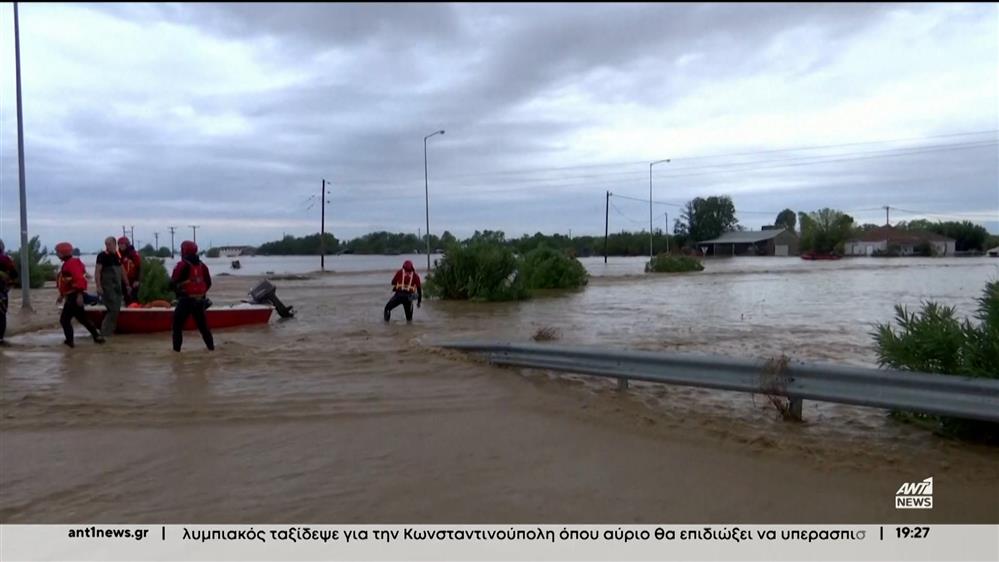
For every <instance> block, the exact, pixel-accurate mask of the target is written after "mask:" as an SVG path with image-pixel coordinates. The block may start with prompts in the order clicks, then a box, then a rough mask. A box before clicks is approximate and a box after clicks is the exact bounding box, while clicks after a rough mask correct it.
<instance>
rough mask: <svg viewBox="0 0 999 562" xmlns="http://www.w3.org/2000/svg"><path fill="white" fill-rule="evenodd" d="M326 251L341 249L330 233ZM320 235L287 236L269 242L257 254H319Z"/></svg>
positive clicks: (330, 252)
mask: <svg viewBox="0 0 999 562" xmlns="http://www.w3.org/2000/svg"><path fill="white" fill-rule="evenodd" d="M323 240H324V241H325V250H326V253H327V254H332V253H336V251H337V248H339V246H340V243H339V241H338V240H337V239H336V238H335V237H334V236H333V235H332V234H330V233H328V232H327V233H326V236H325V238H324V239H323ZM319 246H320V244H319V233H318V232H317V233H315V234H310V235H308V236H303V237H301V238H299V237H295V236H292V235H290V234H289V235H286V236H285V237H284V238H282V239H281V240H276V241H274V242H267V243H266V244H262V245H261V246H260V248H258V249H257V253H258V254H260V255H265V256H275V255H278V256H303V255H318V254H319Z"/></svg>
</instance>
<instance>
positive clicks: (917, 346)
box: [872, 281, 999, 441]
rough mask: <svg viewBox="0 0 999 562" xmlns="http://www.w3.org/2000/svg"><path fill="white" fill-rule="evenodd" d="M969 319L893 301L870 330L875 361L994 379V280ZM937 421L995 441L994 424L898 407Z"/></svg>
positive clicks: (998, 324)
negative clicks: (890, 311)
mask: <svg viewBox="0 0 999 562" xmlns="http://www.w3.org/2000/svg"><path fill="white" fill-rule="evenodd" d="M975 317H976V318H977V319H978V320H979V321H980V323H979V324H977V325H976V324H973V323H972V322H970V321H969V320H967V319H965V320H964V321H963V322H961V321H959V320H958V319H957V317H956V312H955V309H954V308H953V307H947V306H941V305H939V304H937V303H934V302H926V303H924V304H923V308H922V310H921V311H920V312H913V313H909V312H908V311H907V310H906V309H905V307H903V306H901V305H897V306H895V322H896V323H897V324H898V331H897V332H896V331H895V329H894V328H893V327H892V325H891V324H878V325H877V326H876V328H875V332H874V333H873V334H872V335H873V336H874V339H875V341H876V342H877V347H878V364H879V365H881V366H882V367H885V366H887V367H891V368H893V369H899V370H903V371H921V372H926V373H941V374H944V375H960V376H967V377H982V378H989V379H999V281H993V282H991V283H988V284H987V285H986V286H985V291H984V292H983V295H982V297H981V298H980V299H978V310H977V312H976V313H975ZM902 414H903V415H908V416H910V417H915V418H920V419H925V420H930V421H933V422H935V423H937V424H938V425H939V426H940V428H941V429H942V430H943V432H944V433H946V434H950V435H955V436H959V437H965V438H973V439H979V440H985V441H999V424H996V423H989V422H982V421H975V420H963V419H957V418H949V417H942V416H923V415H916V414H908V413H902Z"/></svg>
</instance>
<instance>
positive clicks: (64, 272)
mask: <svg viewBox="0 0 999 562" xmlns="http://www.w3.org/2000/svg"><path fill="white" fill-rule="evenodd" d="M55 252H56V255H57V256H59V259H60V260H62V268H61V269H60V270H59V277H58V278H57V279H56V283H57V285H58V287H59V298H58V299H56V304H59V303H64V304H63V306H62V314H61V315H60V316H59V324H61V325H62V331H63V334H65V336H66V341H64V342H63V343H65V344H66V345H68V346H69V347H75V345H74V343H73V323H72V320H73V318H76V321H77V322H79V323H80V324H81V325H82V326H83V327H84V328H86V329H87V331H88V332H90V335H91V336H92V337H93V338H94V342H96V343H104V336H102V335H101V332H100V331H99V330H98V329H97V328H95V327H94V325H93V324H92V323H91V322H90V319H89V318H87V313H86V312H84V310H83V294H84V293H85V292H86V291H87V269H86V267H84V265H83V262H82V261H80V260H79V258H76V257H73V245H72V244H70V243H69V242H60V243H58V244H56V247H55Z"/></svg>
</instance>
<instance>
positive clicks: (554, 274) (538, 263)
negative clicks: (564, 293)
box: [520, 246, 589, 290]
mask: <svg viewBox="0 0 999 562" xmlns="http://www.w3.org/2000/svg"><path fill="white" fill-rule="evenodd" d="M520 275H521V276H522V277H523V279H524V284H525V285H526V286H527V288H528V289H531V290H534V289H577V288H579V287H582V286H584V285H586V282H587V280H588V278H589V274H588V273H586V268H584V267H583V264H582V263H580V262H579V260H577V259H576V258H573V257H569V256H567V255H566V254H565V253H564V252H560V251H559V250H555V249H553V248H549V247H547V246H542V247H538V248H535V249H533V250H531V251H530V252H527V253H526V254H524V256H523V257H522V258H521V260H520Z"/></svg>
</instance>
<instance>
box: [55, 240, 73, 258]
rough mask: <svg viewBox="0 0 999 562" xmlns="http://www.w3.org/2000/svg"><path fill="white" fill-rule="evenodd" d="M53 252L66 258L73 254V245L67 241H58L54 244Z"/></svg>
mask: <svg viewBox="0 0 999 562" xmlns="http://www.w3.org/2000/svg"><path fill="white" fill-rule="evenodd" d="M55 253H56V255H57V256H59V257H60V258H68V257H72V255H73V245H72V244H70V243H69V242H59V243H58V244H56V245H55Z"/></svg>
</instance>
